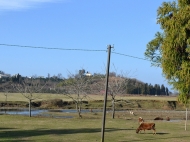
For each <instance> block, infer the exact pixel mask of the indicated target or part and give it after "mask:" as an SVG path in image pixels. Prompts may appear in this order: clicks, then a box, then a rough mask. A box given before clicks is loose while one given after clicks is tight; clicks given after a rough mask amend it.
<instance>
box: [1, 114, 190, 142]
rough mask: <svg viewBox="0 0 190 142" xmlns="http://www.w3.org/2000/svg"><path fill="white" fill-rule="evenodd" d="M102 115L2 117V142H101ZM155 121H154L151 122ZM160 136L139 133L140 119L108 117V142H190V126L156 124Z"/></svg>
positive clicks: (106, 135) (172, 123)
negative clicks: (137, 130) (69, 117)
mask: <svg viewBox="0 0 190 142" xmlns="http://www.w3.org/2000/svg"><path fill="white" fill-rule="evenodd" d="M101 116H102V114H101V113H98V114H96V115H95V114H93V113H90V114H86V115H84V117H83V118H82V119H78V118H73V119H55V118H44V117H31V118H29V117H27V116H18V115H0V141H2V142H76V141H77V142H97V141H101V127H102V117H101ZM149 121H150V122H154V121H153V120H152V121H151V120H149ZM155 123H156V131H157V135H153V134H152V130H147V131H146V132H145V134H144V133H141V134H136V133H135V130H136V128H137V127H138V122H137V117H134V118H132V119H123V118H116V119H111V118H110V115H107V118H106V125H105V137H104V140H105V142H132V141H133V142H168V141H172V142H188V141H189V139H190V135H189V132H190V130H189V129H190V125H189V123H190V122H189V121H188V125H187V131H185V130H184V121H176V122H167V121H155Z"/></svg>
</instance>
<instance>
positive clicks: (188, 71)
mask: <svg viewBox="0 0 190 142" xmlns="http://www.w3.org/2000/svg"><path fill="white" fill-rule="evenodd" d="M189 11H190V0H178V1H177V2H176V1H173V2H163V3H162V6H160V7H159V8H158V10H157V19H158V20H157V23H158V24H160V27H161V29H162V30H163V32H162V33H161V32H157V33H156V35H155V39H153V40H152V41H150V42H149V43H148V44H147V49H146V52H145V56H146V57H147V58H149V59H150V60H151V61H152V65H155V66H160V67H161V68H162V71H163V74H164V76H165V78H166V79H167V80H168V82H169V83H170V84H172V85H173V87H174V88H175V89H177V90H178V91H179V96H178V100H179V101H180V102H182V103H183V104H185V105H186V104H187V103H188V99H189V98H190V95H189V93H190V79H189V78H190V12H189Z"/></svg>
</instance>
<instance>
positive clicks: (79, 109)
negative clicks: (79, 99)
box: [76, 103, 82, 118]
mask: <svg viewBox="0 0 190 142" xmlns="http://www.w3.org/2000/svg"><path fill="white" fill-rule="evenodd" d="M76 111H77V112H78V116H79V118H82V115H81V107H80V106H79V104H78V103H76Z"/></svg>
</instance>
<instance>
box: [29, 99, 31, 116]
mask: <svg viewBox="0 0 190 142" xmlns="http://www.w3.org/2000/svg"><path fill="white" fill-rule="evenodd" d="M29 117H31V100H29Z"/></svg>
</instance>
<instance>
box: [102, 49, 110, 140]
mask: <svg viewBox="0 0 190 142" xmlns="http://www.w3.org/2000/svg"><path fill="white" fill-rule="evenodd" d="M111 48H112V47H111V45H108V47H107V49H108V59H107V70H106V86H105V98H104V108H103V118H102V133H101V142H104V131H105V120H106V104H107V94H108V80H109V68H110V56H111Z"/></svg>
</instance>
